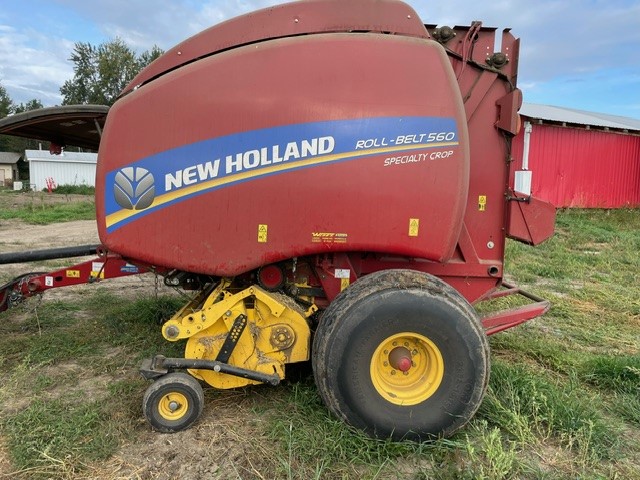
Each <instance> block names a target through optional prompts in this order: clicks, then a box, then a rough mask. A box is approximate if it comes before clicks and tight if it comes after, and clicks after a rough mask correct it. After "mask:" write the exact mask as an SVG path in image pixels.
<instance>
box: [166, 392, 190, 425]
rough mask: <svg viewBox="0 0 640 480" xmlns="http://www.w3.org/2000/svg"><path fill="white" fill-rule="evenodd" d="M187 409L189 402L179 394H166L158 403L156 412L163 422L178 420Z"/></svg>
mask: <svg viewBox="0 0 640 480" xmlns="http://www.w3.org/2000/svg"><path fill="white" fill-rule="evenodd" d="M188 409H189V400H187V397H186V396H184V395H183V394H182V393H179V392H171V393H167V394H166V395H164V396H163V397H162V398H161V399H160V402H159V403H158V412H159V413H160V416H162V418H164V419H165V420H179V419H180V418H182V417H183V416H184V415H185V414H186V413H187V410H188Z"/></svg>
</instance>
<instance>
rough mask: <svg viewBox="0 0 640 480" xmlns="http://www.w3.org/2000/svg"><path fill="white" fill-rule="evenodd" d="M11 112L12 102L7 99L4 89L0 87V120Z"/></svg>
mask: <svg viewBox="0 0 640 480" xmlns="http://www.w3.org/2000/svg"><path fill="white" fill-rule="evenodd" d="M12 112H13V100H11V98H10V97H9V94H8V93H7V90H6V88H4V87H3V86H2V85H0V118H4V117H6V116H7V115H9V114H10V113H12Z"/></svg>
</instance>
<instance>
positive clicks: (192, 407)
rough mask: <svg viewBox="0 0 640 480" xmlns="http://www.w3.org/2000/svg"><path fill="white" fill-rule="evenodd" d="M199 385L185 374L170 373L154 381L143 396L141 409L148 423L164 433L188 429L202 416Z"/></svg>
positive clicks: (201, 393) (202, 395) (201, 399)
mask: <svg viewBox="0 0 640 480" xmlns="http://www.w3.org/2000/svg"><path fill="white" fill-rule="evenodd" d="M203 405H204V393H203V391H202V387H201V386H200V383H199V382H198V381H197V380H196V379H195V378H193V377H192V376H191V375H188V374H186V373H169V374H167V375H165V376H163V377H160V378H159V379H158V380H156V381H154V382H153V383H152V384H151V385H150V386H149V388H147V391H146V392H145V394H144V398H143V400H142V410H143V412H144V416H145V417H146V419H147V421H148V422H149V424H150V425H151V426H152V427H153V428H154V429H155V430H157V431H159V432H163V433H174V432H179V431H180V430H184V429H186V428H188V427H190V426H191V425H192V424H193V423H194V422H195V421H196V420H197V419H198V417H199V416H200V414H201V413H202V407H203Z"/></svg>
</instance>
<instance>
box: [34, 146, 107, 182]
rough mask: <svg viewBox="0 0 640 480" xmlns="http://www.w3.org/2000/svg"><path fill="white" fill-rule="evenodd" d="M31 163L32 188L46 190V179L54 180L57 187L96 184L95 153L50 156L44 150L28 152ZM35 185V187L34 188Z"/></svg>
mask: <svg viewBox="0 0 640 480" xmlns="http://www.w3.org/2000/svg"><path fill="white" fill-rule="evenodd" d="M25 153H26V157H27V160H28V161H29V183H30V184H31V188H34V189H36V190H42V189H44V188H46V186H47V184H46V179H47V178H53V180H54V182H55V183H56V185H89V186H92V187H95V184H96V161H97V154H95V153H73V152H72V153H66V152H64V153H63V154H61V155H50V154H49V152H46V151H42V150H27V151H26V152H25ZM34 185H35V186H34Z"/></svg>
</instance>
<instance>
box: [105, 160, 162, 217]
mask: <svg viewBox="0 0 640 480" xmlns="http://www.w3.org/2000/svg"><path fill="white" fill-rule="evenodd" d="M113 194H114V196H115V198H116V202H118V205H120V206H121V207H122V208H126V209H128V210H144V209H145V208H147V207H148V206H149V205H151V203H153V199H154V198H155V196H156V187H155V185H154V183H153V175H152V174H151V173H150V172H149V171H148V170H146V169H144V168H140V167H135V168H134V167H126V168H123V169H122V170H120V171H119V172H118V173H117V174H116V178H115V183H114V185H113Z"/></svg>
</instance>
